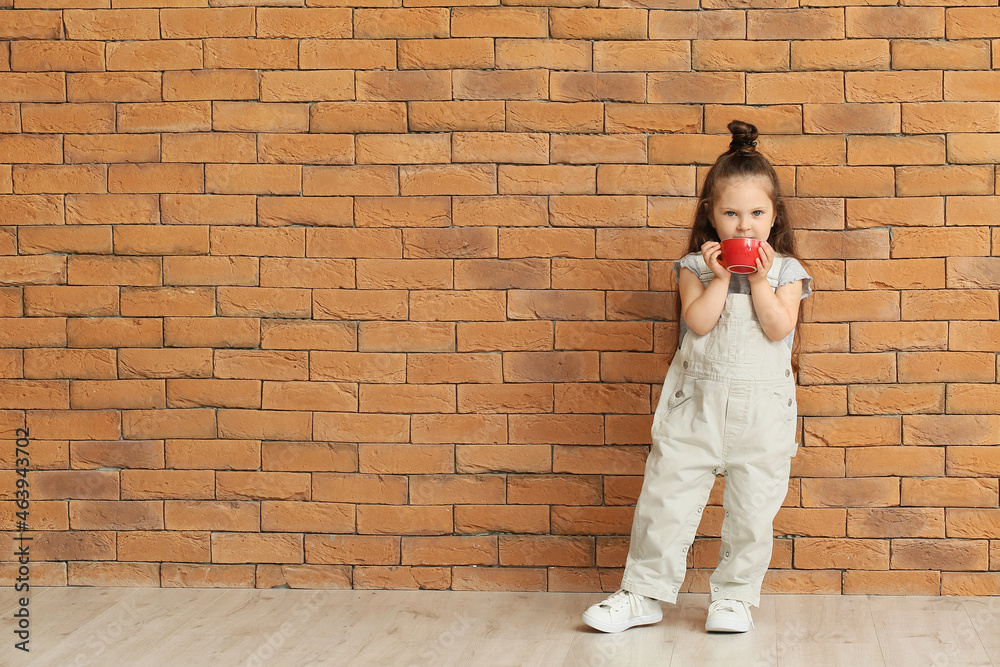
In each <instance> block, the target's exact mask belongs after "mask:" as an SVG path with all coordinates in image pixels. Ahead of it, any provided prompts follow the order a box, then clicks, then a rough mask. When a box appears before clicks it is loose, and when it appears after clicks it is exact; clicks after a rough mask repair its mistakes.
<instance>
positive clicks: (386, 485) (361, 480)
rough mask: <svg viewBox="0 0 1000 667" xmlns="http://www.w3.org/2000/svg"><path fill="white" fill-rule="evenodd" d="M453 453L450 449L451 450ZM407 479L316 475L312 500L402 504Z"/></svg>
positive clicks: (357, 474)
mask: <svg viewBox="0 0 1000 667" xmlns="http://www.w3.org/2000/svg"><path fill="white" fill-rule="evenodd" d="M449 450H450V448H449ZM407 486H408V485H407V478H406V477H394V476H388V475H381V474H379V475H375V474H365V473H351V474H336V473H324V472H317V473H313V488H312V498H313V500H321V501H328V502H352V503H354V502H358V503H384V504H402V503H405V502H406V498H407Z"/></svg>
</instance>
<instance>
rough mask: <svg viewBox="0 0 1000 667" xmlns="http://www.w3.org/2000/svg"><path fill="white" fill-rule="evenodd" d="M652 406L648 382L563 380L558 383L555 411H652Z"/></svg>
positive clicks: (642, 412)
mask: <svg viewBox="0 0 1000 667" xmlns="http://www.w3.org/2000/svg"><path fill="white" fill-rule="evenodd" d="M649 410H650V400H649V387H648V386H647V385H639V384H611V385H605V384H583V383H580V384H575V383H559V384H557V385H556V387H555V410H554V411H555V412H574V413H593V412H604V413H637V414H648V413H649Z"/></svg>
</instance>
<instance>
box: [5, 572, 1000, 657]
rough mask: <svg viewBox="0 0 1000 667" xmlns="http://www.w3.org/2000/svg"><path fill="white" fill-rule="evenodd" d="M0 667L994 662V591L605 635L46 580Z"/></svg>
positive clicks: (380, 597) (817, 601)
mask: <svg viewBox="0 0 1000 667" xmlns="http://www.w3.org/2000/svg"><path fill="white" fill-rule="evenodd" d="M17 597H18V596H17V595H15V594H14V591H13V590H12V589H6V590H3V591H0V609H3V610H6V612H7V613H5V615H4V621H3V622H2V623H0V637H2V638H3V641H5V642H8V645H7V646H3V647H0V666H2V667H7V666H8V665H9V666H10V667H21V666H22V665H24V666H28V665H30V666H31V667H36V666H39V665H41V666H43V667H44V666H48V665H52V666H58V667H63V666H65V665H74V666H77V665H78V666H81V667H83V666H86V665H95V666H98V665H99V666H101V667H105V666H107V665H112V666H117V665H123V666H126V667H133V666H135V667H146V666H148V667H171V666H173V665H178V666H181V665H183V666H184V667H188V666H191V665H195V666H198V665H206V666H207V665H212V666H213V667H215V666H220V667H227V666H230V665H231V666H233V667H258V666H262V665H268V666H272V665H274V666H278V667H284V666H286V665H287V666H289V667H312V666H317V667H319V666H330V665H334V666H337V667H340V666H350V667H354V666H359V667H369V666H371V667H397V666H400V667H405V666H409V665H416V666H418V667H424V666H426V665H434V666H435V667H478V666H480V665H482V666H485V667H505V666H506V665H511V666H517V667H521V666H522V665H528V666H534V665H538V666H540V667H552V666H560V665H561V666H562V667H604V666H610V665H629V666H630V667H645V666H647V665H649V666H652V665H656V666H657V667H704V666H712V665H730V664H739V665H743V666H746V667H800V666H801V665H803V664H808V665H810V666H811V667H897V666H899V667H903V666H904V665H905V666H906V667H912V666H914V665H917V666H924V667H1000V598H985V597H984V598H968V597H964V598H962V597H900V596H846V595H845V596H838V595H766V596H763V597H762V598H761V606H760V607H759V608H756V609H754V610H753V618H754V625H755V627H754V629H753V630H751V631H750V632H748V633H745V634H732V635H728V634H708V633H706V632H705V614H706V612H707V609H708V603H709V600H708V596H707V595H696V594H685V595H682V596H681V597H680V598H679V600H678V604H677V605H667V604H665V605H663V621H661V622H660V623H658V624H655V625H650V626H643V627H637V628H632V629H631V630H628V631H626V632H622V633H617V634H605V633H602V632H597V631H596V630H593V629H591V628H589V627H587V626H586V625H584V624H583V622H582V621H581V618H580V616H581V614H582V613H583V611H584V610H585V609H586V608H587V607H588V606H589V605H591V604H593V603H595V602H599V601H600V600H602V599H603V598H604V597H606V595H605V594H597V593H500V592H465V591H337V590H320V591H310V590H292V589H267V590H253V589H250V590H248V589H218V588H203V589H197V588H180V589H178V588H170V589H160V588H96V587H95V588H89V587H49V588H35V589H33V590H32V591H31V602H30V603H29V604H30V609H31V614H32V615H31V633H32V634H31V648H32V651H31V653H30V655H24V654H23V653H22V652H20V651H16V650H9V649H10V648H11V645H12V644H13V641H14V639H13V638H12V635H13V633H12V630H13V622H14V619H13V618H12V616H11V612H13V610H14V609H15V607H16V604H17V599H16V598H17Z"/></svg>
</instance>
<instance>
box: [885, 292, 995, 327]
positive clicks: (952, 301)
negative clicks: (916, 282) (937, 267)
mask: <svg viewBox="0 0 1000 667" xmlns="http://www.w3.org/2000/svg"><path fill="white" fill-rule="evenodd" d="M902 315H903V319H907V320H916V319H921V320H991V319H996V317H997V299H996V295H995V294H993V293H990V292H984V291H981V290H948V292H947V293H945V292H939V291H935V290H927V291H921V290H915V291H907V292H904V293H903V295H902Z"/></svg>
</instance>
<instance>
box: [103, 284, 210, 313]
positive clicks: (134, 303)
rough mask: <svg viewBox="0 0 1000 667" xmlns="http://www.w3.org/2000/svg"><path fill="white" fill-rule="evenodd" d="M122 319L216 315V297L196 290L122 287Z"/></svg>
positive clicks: (205, 291) (203, 290)
mask: <svg viewBox="0 0 1000 667" xmlns="http://www.w3.org/2000/svg"><path fill="white" fill-rule="evenodd" d="M121 306H122V309H121V310H122V312H121V314H122V316H124V317H163V316H164V315H177V316H184V315H190V316H208V315H214V314H215V295H214V294H213V293H212V292H211V291H210V290H209V289H208V288H198V287H123V288H122V295H121Z"/></svg>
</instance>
